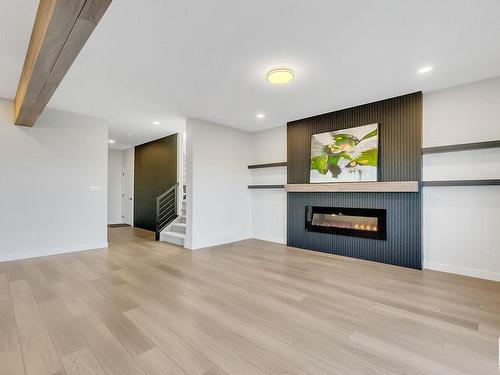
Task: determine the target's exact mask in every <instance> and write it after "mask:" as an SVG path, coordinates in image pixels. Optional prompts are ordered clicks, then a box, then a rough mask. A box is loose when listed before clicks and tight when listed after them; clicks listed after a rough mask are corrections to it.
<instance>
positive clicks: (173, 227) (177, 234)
mask: <svg viewBox="0 0 500 375" xmlns="http://www.w3.org/2000/svg"><path fill="white" fill-rule="evenodd" d="M185 238H186V199H185V196H184V199H183V200H182V208H181V215H179V216H178V217H177V219H175V220H174V221H173V222H172V223H170V224H169V225H168V226H167V227H166V228H165V229H163V230H162V231H161V233H160V241H164V242H169V243H172V244H175V245H179V246H184V239H185Z"/></svg>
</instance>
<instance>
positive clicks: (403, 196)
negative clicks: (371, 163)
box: [287, 92, 423, 269]
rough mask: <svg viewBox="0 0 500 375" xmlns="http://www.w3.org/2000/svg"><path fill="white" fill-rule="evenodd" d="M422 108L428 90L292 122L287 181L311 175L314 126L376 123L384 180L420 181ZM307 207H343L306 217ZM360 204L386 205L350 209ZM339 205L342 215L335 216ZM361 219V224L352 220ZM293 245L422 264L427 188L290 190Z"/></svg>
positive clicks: (321, 130)
mask: <svg viewBox="0 0 500 375" xmlns="http://www.w3.org/2000/svg"><path fill="white" fill-rule="evenodd" d="M422 114H423V111H422V93H421V92H418V93H413V94H408V95H403V96H399V97H396V98H391V99H385V100H381V101H378V102H374V103H368V104H363V105H360V106H357V107H352V108H346V109H342V110H339V111H335V112H330V113H325V114H322V115H318V116H313V117H309V118H305V119H300V120H296V121H291V122H289V123H288V126H287V183H288V184H309V183H310V179H309V177H310V172H311V170H310V167H311V137H312V135H313V134H319V133H324V132H329V131H337V130H342V129H350V128H354V127H357V126H362V125H367V124H375V123H377V124H379V129H380V134H379V169H378V182H389V181H390V182H393V181H421V171H422V117H423V116H422ZM339 184H340V183H339ZM345 186H347V185H345ZM308 207H311V211H310V213H311V215H312V210H313V209H316V208H319V207H326V209H327V210H329V209H331V208H332V207H333V208H334V209H336V210H338V209H342V210H343V211H342V212H339V211H337V212H329V213H328V211H327V213H326V214H324V213H323V216H321V215H318V216H317V217H316V218H315V220H314V223H313V216H310V218H309V220H307V219H308V218H307V217H305V216H306V210H307V209H308ZM357 209H371V210H385V213H384V214H383V215H382V216H377V215H375V217H376V221H374V219H373V217H374V216H373V212H372V211H365V213H366V215H363V213H362V212H361V211H349V210H357ZM352 212H354V213H355V215H353V214H352ZM318 213H319V214H321V212H318ZM340 213H342V214H343V215H342V216H344V217H343V218H340V217H339V216H337V217H334V216H331V214H336V215H339V214H340ZM358 214H359V215H361V216H364V217H366V218H367V219H366V221H361V222H360V221H359V219H357V218H356V216H357V215H358ZM328 215H330V216H328ZM348 216H354V218H349V217H348ZM370 218H371V219H370ZM354 219H356V220H357V221H356V220H354ZM362 220H363V219H362ZM308 221H309V222H308ZM345 221H347V223H346V222H345ZM355 221H356V222H355ZM313 224H315V225H314V226H313ZM356 224H358V228H355V227H354V228H346V227H349V226H351V225H352V226H354V225H356ZM361 225H364V229H362V228H361ZM342 226H344V227H343V228H342ZM366 226H369V227H370V228H369V230H366ZM384 226H385V228H383V227H384ZM331 227H333V228H331ZM339 227H341V228H339ZM374 227H375V228H376V231H375V230H373V229H374ZM374 238H376V239H374ZM287 245H289V246H293V247H298V248H302V249H308V250H315V251H321V252H325V253H329V254H336V255H341V256H347V257H353V258H359V259H366V260H370V261H375V262H382V263H388V264H393V265H397V266H404V267H411V268H416V269H422V193H421V191H419V192H382V191H381V192H375V191H370V192H368V191H366V192H358V191H337V192H328V191H316V192H291V191H290V192H288V193H287Z"/></svg>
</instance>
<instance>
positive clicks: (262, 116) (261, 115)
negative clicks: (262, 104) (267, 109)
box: [255, 113, 265, 118]
mask: <svg viewBox="0 0 500 375" xmlns="http://www.w3.org/2000/svg"><path fill="white" fill-rule="evenodd" d="M255 117H257V118H264V117H265V115H264V114H263V113H257V116H255Z"/></svg>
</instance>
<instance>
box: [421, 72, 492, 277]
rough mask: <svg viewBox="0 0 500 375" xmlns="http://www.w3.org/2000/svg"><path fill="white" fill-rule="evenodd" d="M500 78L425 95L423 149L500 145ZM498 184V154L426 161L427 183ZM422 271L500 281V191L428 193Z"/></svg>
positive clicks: (431, 157)
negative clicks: (485, 181)
mask: <svg viewBox="0 0 500 375" xmlns="http://www.w3.org/2000/svg"><path fill="white" fill-rule="evenodd" d="M499 119H500V78H495V79H490V80H485V81H480V82H475V83H472V84H468V85H464V86H459V87H455V88H451V89H446V90H442V91H438V92H434V93H430V94H426V95H424V147H430V146H441V145H447V144H458V143H468V142H478V141H489V140H498V139H500V122H499ZM487 178H500V149H490V150H480V151H464V152H453V153H446V154H430V155H424V160H423V179H424V180H448V179H487ZM423 206H424V212H423V214H424V217H423V240H424V267H425V268H429V269H435V270H441V271H446V272H453V273H459V274H463V275H469V276H475V277H483V278H489V279H493V280H499V281H500V230H499V228H500V187H499V186H490V187H425V188H424V191H423Z"/></svg>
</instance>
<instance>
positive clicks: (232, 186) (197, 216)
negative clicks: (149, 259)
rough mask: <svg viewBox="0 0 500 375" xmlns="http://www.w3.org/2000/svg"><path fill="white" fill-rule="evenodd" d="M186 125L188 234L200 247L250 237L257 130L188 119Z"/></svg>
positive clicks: (192, 246) (191, 245)
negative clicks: (251, 177)
mask: <svg viewBox="0 0 500 375" xmlns="http://www.w3.org/2000/svg"><path fill="white" fill-rule="evenodd" d="M186 125H187V126H186V128H187V129H186V130H187V146H186V157H187V167H188V174H187V234H186V243H185V246H186V247H187V248H190V249H198V248H203V247H208V246H213V245H218V244H222V243H227V242H233V241H239V240H242V239H247V238H250V237H251V218H250V212H251V209H250V192H249V191H248V188H247V183H248V174H247V166H248V164H249V163H250V161H251V159H252V135H251V134H250V133H247V132H244V131H241V130H236V129H233V128H229V127H225V126H222V125H218V124H214V123H210V122H206V121H201V120H196V119H189V120H188V121H187V123H186Z"/></svg>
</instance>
